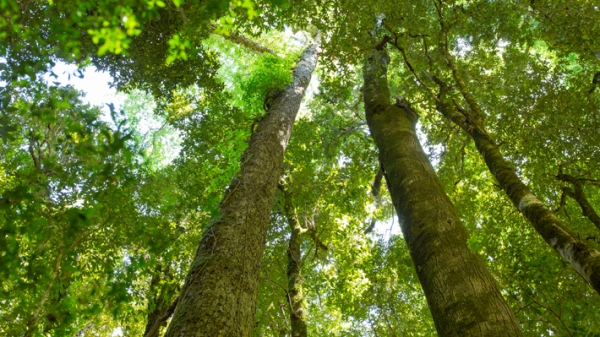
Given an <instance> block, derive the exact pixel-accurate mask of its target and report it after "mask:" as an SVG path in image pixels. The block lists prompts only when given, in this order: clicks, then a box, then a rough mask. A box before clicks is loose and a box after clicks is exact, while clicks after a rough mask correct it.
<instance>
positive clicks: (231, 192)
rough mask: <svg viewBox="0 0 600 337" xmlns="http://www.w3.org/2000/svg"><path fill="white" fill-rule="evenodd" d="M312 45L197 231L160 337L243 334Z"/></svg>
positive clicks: (312, 61) (312, 59) (313, 58)
mask: <svg viewBox="0 0 600 337" xmlns="http://www.w3.org/2000/svg"><path fill="white" fill-rule="evenodd" d="M317 54H318V43H317V42H315V43H313V44H311V45H310V46H309V47H308V48H307V49H306V50H305V51H304V53H303V54H302V55H301V56H300V60H299V62H298V65H297V66H296V68H295V69H294V75H293V82H292V83H291V84H290V85H289V86H288V87H287V88H286V89H285V90H284V91H282V92H281V93H280V94H279V95H277V96H276V97H275V98H274V99H273V103H272V105H271V107H270V108H269V111H268V112H267V113H266V115H265V116H264V118H263V119H262V120H261V122H260V123H259V124H258V127H257V129H256V131H254V133H253V134H252V137H251V138H250V141H249V145H248V148H247V149H246V151H245V152H244V155H243V156H242V164H241V166H240V172H239V173H238V176H237V178H234V179H233V181H232V182H231V184H230V186H229V188H228V192H227V193H226V194H225V196H224V197H223V200H222V201H221V204H220V206H219V211H220V215H219V217H217V218H215V219H213V220H212V221H211V223H210V225H209V226H208V228H207V229H206V230H205V231H204V234H203V235H202V238H201V239H200V243H199V244H198V248H197V250H196V254H195V257H194V261H193V262H192V265H191V266H190V271H189V273H188V276H187V278H186V281H185V284H184V286H183V289H182V291H181V295H180V298H179V304H178V305H177V308H176V309H175V313H174V314H173V319H172V320H171V323H170V324H169V328H168V331H167V333H166V336H168V337H174V336H177V337H181V336H206V337H219V336H225V337H230V336H236V337H237V336H242V337H245V336H250V335H251V333H252V328H253V326H254V311H255V307H256V297H257V292H258V285H259V278H260V268H261V262H262V256H263V252H264V246H265V241H266V234H267V228H268V224H269V215H270V212H271V208H272V206H273V202H274V200H275V192H276V189H277V183H278V179H279V175H280V173H281V166H282V163H283V154H284V151H285V148H286V146H287V144H288V141H289V138H290V135H291V132H292V127H293V124H294V120H295V118H296V115H297V113H298V109H299V108H300V102H301V100H302V97H303V96H304V92H305V90H306V87H307V86H308V83H309V81H310V77H311V75H312V71H313V69H314V68H315V65H316V62H317Z"/></svg>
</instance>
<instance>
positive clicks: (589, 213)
mask: <svg viewBox="0 0 600 337" xmlns="http://www.w3.org/2000/svg"><path fill="white" fill-rule="evenodd" d="M556 178H557V179H558V180H562V181H566V182H569V183H571V184H573V188H574V190H572V189H570V188H567V187H565V188H563V193H565V194H567V195H568V196H569V197H571V198H573V199H575V201H577V203H578V204H579V207H581V212H582V213H583V215H584V216H586V217H587V218H588V219H590V221H591V222H592V223H593V224H594V226H596V228H598V229H600V216H599V215H598V213H597V212H596V210H595V209H594V207H592V205H591V204H590V202H589V201H588V200H587V198H586V197H585V194H584V193H583V184H584V182H585V180H583V181H581V180H579V179H577V178H575V177H573V176H570V175H568V174H564V173H562V172H561V173H559V174H558V175H557V176H556Z"/></svg>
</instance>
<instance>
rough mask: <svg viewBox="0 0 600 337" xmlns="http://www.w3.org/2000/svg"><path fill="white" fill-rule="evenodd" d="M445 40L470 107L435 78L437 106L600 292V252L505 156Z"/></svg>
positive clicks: (552, 244)
mask: <svg viewBox="0 0 600 337" xmlns="http://www.w3.org/2000/svg"><path fill="white" fill-rule="evenodd" d="M445 41H446V40H445V37H444V36H443V35H442V38H440V49H441V51H442V53H443V54H444V56H445V58H446V60H447V64H448V66H449V67H450V69H451V70H452V73H453V76H454V78H455V81H456V83H457V84H458V90H459V91H460V93H461V94H462V95H463V97H464V98H465V101H467V104H468V106H469V108H470V110H467V109H465V108H463V107H461V106H459V104H458V103H457V102H456V101H452V103H450V99H449V98H446V97H445V94H446V93H448V91H449V90H450V89H449V86H448V85H447V84H445V83H444V82H442V81H441V80H439V79H437V78H434V81H436V82H437V84H438V85H439V86H440V92H439V94H438V95H437V97H435V96H434V97H435V98H436V101H437V110H438V111H439V112H440V113H441V114H442V115H444V116H445V117H446V118H448V119H449V120H451V121H452V122H454V123H455V124H456V125H458V126H459V127H460V128H462V129H463V130H464V131H465V132H466V133H467V134H469V135H470V136H471V138H472V139H473V142H474V143H475V146H476V147H477V150H478V151H479V153H480V154H481V156H482V157H483V159H484V161H485V163H486V165H487V167H488V169H489V170H490V172H491V173H492V174H493V175H494V177H496V179H497V180H498V184H499V185H500V187H501V188H502V189H503V190H504V192H506V194H507V195H508V197H509V199H510V200H511V201H512V203H513V204H514V205H515V206H516V207H517V209H518V210H519V211H520V212H521V213H523V215H524V216H525V217H526V218H527V220H529V222H531V224H532V225H533V227H534V228H535V230H536V231H537V232H538V233H539V234H540V235H541V236H542V238H543V239H544V241H546V243H547V244H548V245H550V247H552V248H553V249H554V250H555V251H556V252H558V253H559V254H560V255H561V256H562V257H563V258H564V259H565V260H566V261H567V262H569V263H570V264H571V266H572V267H573V268H574V269H575V270H576V271H577V272H578V273H579V274H580V275H581V276H582V277H583V278H584V279H585V280H586V281H587V282H588V283H589V284H590V285H591V286H592V288H593V289H594V290H595V291H596V292H597V293H599V294H600V252H598V251H597V250H595V249H593V248H592V247H589V246H588V245H586V244H585V243H584V242H582V241H580V240H579V239H577V236H576V235H574V234H573V233H571V231H570V230H569V229H568V228H567V226H565V225H564V223H563V222H562V221H561V220H560V219H559V218H558V217H557V216H556V214H554V212H552V211H551V210H550V209H549V208H548V207H547V206H546V205H545V204H544V203H543V202H542V201H541V200H540V199H539V198H538V197H537V196H536V195H535V194H533V192H532V191H531V190H530V189H529V187H528V186H527V185H525V183H523V181H522V180H521V179H520V178H519V176H518V175H517V172H516V171H515V169H514V168H513V167H512V166H511V165H510V164H509V163H508V162H507V161H506V160H505V159H504V157H503V156H502V153H500V148H499V146H498V144H496V142H494V140H493V139H492V137H491V136H490V135H489V134H488V132H487V130H486V129H485V126H484V119H483V118H484V113H483V112H482V109H481V107H480V106H479V104H478V103H477V102H476V101H475V99H474V98H473V96H472V95H471V94H470V93H469V91H468V90H467V87H466V85H465V83H464V81H463V80H462V78H461V75H460V71H459V70H458V68H457V66H456V64H455V62H454V60H453V58H452V56H451V55H450V52H449V51H448V45H447V42H445ZM456 110H458V111H460V113H458V112H456Z"/></svg>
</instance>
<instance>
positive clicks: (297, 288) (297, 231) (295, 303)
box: [282, 189, 306, 337]
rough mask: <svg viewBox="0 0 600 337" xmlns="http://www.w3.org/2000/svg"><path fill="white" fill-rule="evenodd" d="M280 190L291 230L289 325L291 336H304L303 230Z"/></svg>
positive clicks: (291, 205)
mask: <svg viewBox="0 0 600 337" xmlns="http://www.w3.org/2000/svg"><path fill="white" fill-rule="evenodd" d="M282 190H283V196H284V211H285V215H286V217H287V220H288V224H289V225H290V232H291V235H290V241H289V245H288V251H287V258H288V266H287V281H288V292H287V296H288V298H287V300H288V304H289V308H290V325H291V328H292V337H306V311H305V309H304V295H303V293H302V275H301V274H300V268H301V265H300V260H301V258H302V252H301V250H300V245H301V243H302V234H303V232H304V231H305V230H303V228H302V227H301V226H300V223H299V222H298V218H297V216H296V210H295V208H294V203H293V200H292V196H291V195H290V193H289V192H287V191H286V190H285V189H282Z"/></svg>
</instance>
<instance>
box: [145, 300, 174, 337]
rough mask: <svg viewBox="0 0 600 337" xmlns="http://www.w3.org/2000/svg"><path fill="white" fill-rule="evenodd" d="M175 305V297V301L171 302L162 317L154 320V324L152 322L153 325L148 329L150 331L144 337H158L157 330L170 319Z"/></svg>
mask: <svg viewBox="0 0 600 337" xmlns="http://www.w3.org/2000/svg"><path fill="white" fill-rule="evenodd" d="M177 303H179V296H177V298H175V300H174V301H173V303H171V305H170V306H169V308H168V309H167V311H166V312H165V313H164V314H163V315H162V316H160V317H159V318H157V319H156V322H154V325H153V326H152V328H150V331H148V333H147V334H146V335H145V336H144V337H156V336H158V330H159V329H160V326H161V325H162V324H163V322H164V321H166V320H167V319H169V317H171V315H173V312H174V311H175V308H176V307H177Z"/></svg>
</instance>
